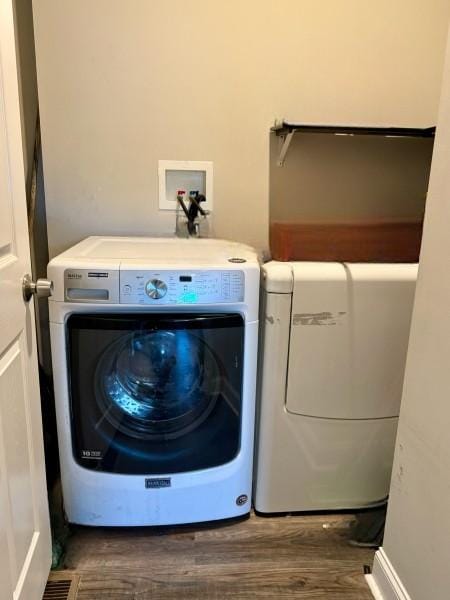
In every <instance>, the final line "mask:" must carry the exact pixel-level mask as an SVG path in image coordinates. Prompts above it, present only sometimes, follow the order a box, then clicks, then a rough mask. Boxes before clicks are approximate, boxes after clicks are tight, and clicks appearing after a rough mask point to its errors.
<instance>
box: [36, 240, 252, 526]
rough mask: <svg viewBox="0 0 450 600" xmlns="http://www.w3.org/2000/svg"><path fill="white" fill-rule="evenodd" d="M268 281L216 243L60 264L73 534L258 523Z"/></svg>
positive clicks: (112, 251)
mask: <svg viewBox="0 0 450 600" xmlns="http://www.w3.org/2000/svg"><path fill="white" fill-rule="evenodd" d="M259 271H260V269H259V262H258V257H257V255H256V253H255V252H254V251H253V250H252V249H251V248H249V247H247V246H243V245H241V244H237V243H233V242H226V241H220V240H206V239H203V240H202V239H188V240H180V239H170V238H167V239H161V238H159V239H158V238H129V237H127V238H126V237H90V238H87V239H85V240H84V241H82V242H80V243H79V244H77V245H76V246H74V247H73V248H71V249H69V250H67V251H66V252H64V253H62V254H60V255H59V256H57V257H56V258H54V259H53V260H52V261H51V262H50V264H49V266H48V276H49V277H50V278H51V279H52V280H53V282H54V293H53V296H52V297H51V299H50V303H49V307H50V332H51V343H52V360H53V377H54V385H55V402H56V416H57V427H58V441H59V453H60V462H61V478H62V488H63V497H64V505H65V511H66V514H67V518H68V520H69V521H70V522H72V523H78V524H83V525H108V526H132V525H166V524H177V523H190V522H198V521H210V520H215V519H224V518H230V517H237V516H240V515H244V514H245V513H248V512H249V511H250V506H251V487H252V459H253V435H254V408H255V406H254V405H255V380H256V362H257V340H258V299H259V281H260V273H259Z"/></svg>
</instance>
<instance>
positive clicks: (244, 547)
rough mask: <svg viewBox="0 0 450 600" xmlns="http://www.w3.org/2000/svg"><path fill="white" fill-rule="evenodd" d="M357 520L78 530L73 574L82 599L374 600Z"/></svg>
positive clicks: (254, 519) (71, 553)
mask: <svg viewBox="0 0 450 600" xmlns="http://www.w3.org/2000/svg"><path fill="white" fill-rule="evenodd" d="M351 521H352V517H351V515H315V516H309V515H308V516H284V517H271V518H266V517H258V516H255V515H252V516H251V518H250V519H247V520H244V521H239V522H233V523H227V524H226V525H225V524H222V525H220V526H217V524H216V525H209V526H189V527H177V528H161V529H151V528H145V529H115V528H114V529H91V528H83V527H77V528H74V533H73V535H72V536H71V538H70V539H69V542H68V551H67V555H66V560H65V564H66V568H68V569H71V570H76V571H77V572H78V573H79V574H80V575H81V583H80V588H79V594H78V599H79V600H102V599H108V600H122V599H123V600H168V599H172V598H174V599H178V600H194V599H195V600H198V599H199V600H209V599H214V600H222V599H223V600H226V599H231V598H233V599H234V600H244V599H245V600H247V599H254V598H274V599H280V600H282V599H284V598H300V599H311V600H314V599H321V600H322V599H324V600H371V599H372V596H371V594H370V592H369V589H368V587H367V585H366V583H365V579H364V576H363V566H364V565H365V564H368V565H371V564H372V559H373V550H370V549H361V548H354V547H352V546H350V545H349V543H348V539H349V534H350V529H349V528H350V524H351Z"/></svg>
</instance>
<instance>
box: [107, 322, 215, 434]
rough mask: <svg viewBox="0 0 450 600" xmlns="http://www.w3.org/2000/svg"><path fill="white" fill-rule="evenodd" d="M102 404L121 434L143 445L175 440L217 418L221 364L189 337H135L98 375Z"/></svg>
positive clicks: (157, 333)
mask: <svg viewBox="0 0 450 600" xmlns="http://www.w3.org/2000/svg"><path fill="white" fill-rule="evenodd" d="M96 385H97V389H98V393H97V394H96V397H97V402H98V404H99V407H100V409H101V411H102V413H103V415H104V418H105V419H107V420H108V421H109V422H110V423H111V424H112V425H113V426H114V427H115V428H116V429H118V430H119V431H121V432H122V433H125V434H127V435H130V436H132V437H135V438H139V439H162V438H165V439H173V438H176V437H179V436H181V435H184V434H186V433H188V432H190V431H192V430H193V429H195V428H196V427H197V426H198V425H199V424H200V423H202V422H203V421H204V420H205V419H206V418H207V417H208V415H209V414H210V413H211V411H212V409H213V408H214V405H215V403H216V400H217V397H218V395H219V392H220V368H219V365H218V363H217V359H216V357H215V355H214V353H213V352H212V350H211V349H210V348H209V346H208V345H207V344H206V343H205V341H204V340H203V339H202V338H201V336H199V335H194V334H192V333H191V332H189V331H183V330H176V331H161V330H154V331H145V332H138V333H130V334H127V335H124V336H123V337H121V338H119V339H118V340H116V341H115V342H113V343H112V344H111V345H110V346H109V347H108V348H106V350H105V351H104V353H103V354H102V356H101V358H100V361H99V363H98V366H97V369H96Z"/></svg>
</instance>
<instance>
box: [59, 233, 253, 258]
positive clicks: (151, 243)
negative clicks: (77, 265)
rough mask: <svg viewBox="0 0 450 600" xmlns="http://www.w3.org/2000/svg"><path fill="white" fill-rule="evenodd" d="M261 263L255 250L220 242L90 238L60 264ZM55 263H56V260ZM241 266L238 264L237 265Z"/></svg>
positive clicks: (78, 245)
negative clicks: (72, 262)
mask: <svg viewBox="0 0 450 600" xmlns="http://www.w3.org/2000/svg"><path fill="white" fill-rule="evenodd" d="M230 258H231V259H243V261H242V262H244V261H245V262H253V263H254V262H257V261H258V256H257V254H256V252H255V250H254V249H253V248H251V247H249V246H245V245H244V244H239V243H237V242H231V241H227V240H216V239H203V238H200V239H196V238H189V239H180V238H161V237H159V238H157V237H103V236H92V237H88V238H86V239H85V240H83V241H82V242H80V243H79V244H76V245H75V246H73V247H72V248H69V249H68V250H66V251H65V252H63V253H62V254H60V255H59V256H58V257H56V260H60V259H64V261H67V259H76V260H79V259H81V260H83V261H84V260H87V261H89V260H94V261H95V260H102V261H103V260H108V259H111V260H112V261H121V262H122V261H124V260H125V261H126V260H127V259H129V260H139V261H145V262H148V263H157V264H162V263H167V264H176V263H177V264H180V263H181V264H190V265H197V264H198V265H208V264H214V265H218V264H223V265H229V264H230V263H229V259H230ZM53 260H55V259H53ZM236 262H237V261H236Z"/></svg>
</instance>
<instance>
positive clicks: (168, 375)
mask: <svg viewBox="0 0 450 600" xmlns="http://www.w3.org/2000/svg"><path fill="white" fill-rule="evenodd" d="M66 330H67V348H68V380H69V391H70V399H69V400H70V407H69V408H70V419H71V435H72V449H73V456H74V459H75V460H76V462H77V463H78V464H80V465H81V466H83V467H84V468H86V469H94V470H99V471H106V472H110V473H124V474H146V475H151V474H168V473H181V472H187V471H194V470H199V469H206V468H211V467H215V466H219V465H223V464H225V463H227V462H230V461H231V460H233V458H235V457H236V456H237V454H238V452H239V449H240V438H241V414H242V382H243V367H244V330H245V326H244V319H243V317H242V316H241V315H240V314H236V313H213V314H198V313H194V314H187V313H175V314H170V313H144V312H137V313H132V314H127V313H101V312H100V313H92V314H86V313H79V314H76V313H75V314H72V315H71V316H70V317H69V318H68V320H67V323H66Z"/></svg>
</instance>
